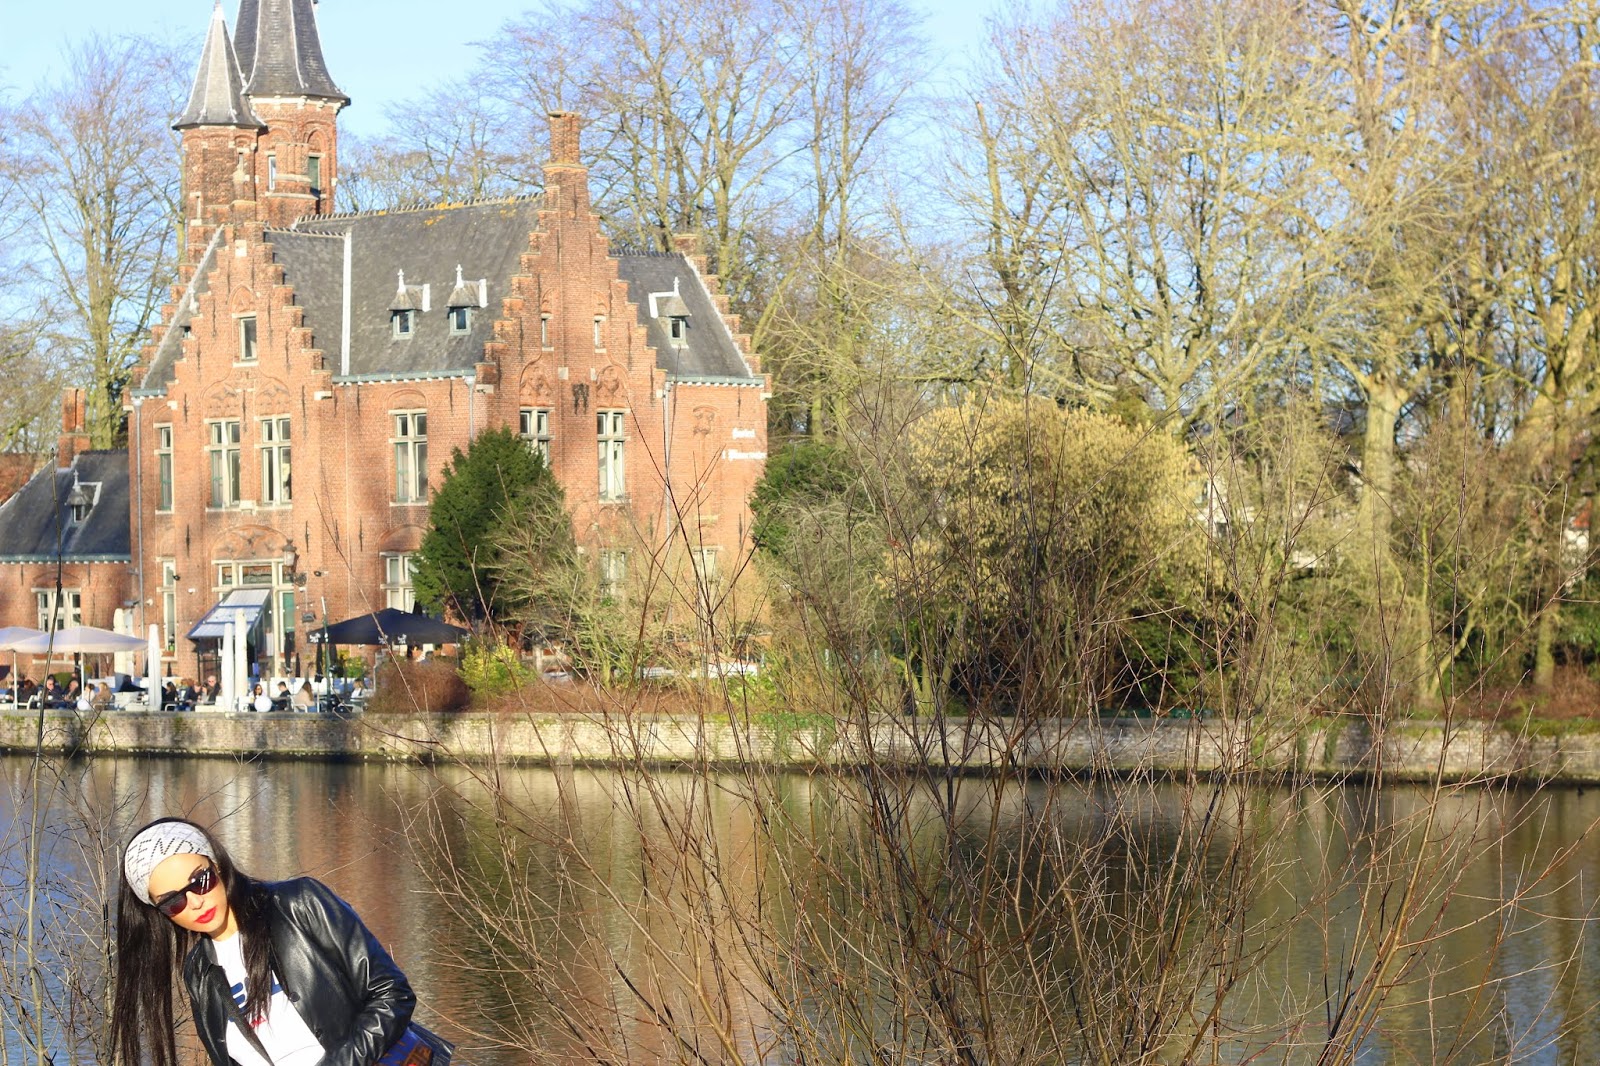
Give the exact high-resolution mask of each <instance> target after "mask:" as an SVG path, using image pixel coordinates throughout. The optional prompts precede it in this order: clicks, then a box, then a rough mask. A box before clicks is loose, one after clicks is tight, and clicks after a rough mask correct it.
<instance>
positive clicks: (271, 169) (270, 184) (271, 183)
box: [267, 155, 278, 192]
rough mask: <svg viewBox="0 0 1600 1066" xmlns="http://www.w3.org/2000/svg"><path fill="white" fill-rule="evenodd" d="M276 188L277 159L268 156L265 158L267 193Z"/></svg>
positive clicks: (273, 156)
mask: <svg viewBox="0 0 1600 1066" xmlns="http://www.w3.org/2000/svg"><path fill="white" fill-rule="evenodd" d="M277 187H278V157H277V156H275V155H269V156H267V191H268V192H271V191H272V190H274V189H276V188H277Z"/></svg>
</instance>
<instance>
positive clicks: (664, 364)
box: [617, 252, 755, 378]
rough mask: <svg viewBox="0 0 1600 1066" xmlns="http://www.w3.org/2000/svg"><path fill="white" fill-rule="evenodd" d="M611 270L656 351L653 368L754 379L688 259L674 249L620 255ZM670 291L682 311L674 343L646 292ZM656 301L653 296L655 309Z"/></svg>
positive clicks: (674, 373) (683, 374) (681, 373)
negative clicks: (683, 323)
mask: <svg viewBox="0 0 1600 1066" xmlns="http://www.w3.org/2000/svg"><path fill="white" fill-rule="evenodd" d="M617 273H618V274H619V275H620V276H621V278H622V280H624V281H626V282H627V283H628V299H630V300H632V301H633V303H634V305H635V306H636V307H637V309H638V316H639V325H641V326H643V327H644V330H645V335H646V337H647V342H646V343H648V344H649V345H650V346H651V347H653V348H654V349H655V350H656V366H657V367H658V368H660V369H662V370H665V371H666V372H667V373H668V374H669V375H671V376H673V377H690V378H694V377H709V378H754V377H755V375H754V374H753V373H752V372H751V369H750V364H749V363H747V362H746V361H745V358H744V355H743V354H742V353H741V352H740V351H739V346H738V345H737V344H735V343H734V340H733V335H732V333H731V332H729V330H728V327H727V324H726V322H724V320H723V319H722V316H721V315H720V314H719V313H718V311H717V308H716V305H715V304H714V303H713V302H712V299H711V296H710V294H709V293H708V292H707V291H706V287H705V285H704V284H703V283H702V282H701V280H700V275H699V274H698V273H696V272H695V269H694V267H693V266H692V265H691V264H690V262H689V260H688V259H687V258H686V257H685V256H683V255H682V254H680V253H678V252H664V253H639V252H630V253H622V254H619V255H618V256H617ZM674 290H676V293H677V295H678V296H679V297H681V299H682V301H683V309H685V310H687V311H688V323H687V325H688V328H687V329H686V331H685V334H684V340H683V341H682V342H680V343H677V344H675V343H674V342H673V340H672V337H671V335H670V334H669V332H668V328H669V327H668V324H667V320H666V317H665V316H652V315H651V313H650V310H651V309H650V295H651V294H652V293H657V294H662V293H671V292H674ZM662 303H663V301H662V300H660V299H658V300H657V310H658V311H659V310H661V309H662V308H661V304H662Z"/></svg>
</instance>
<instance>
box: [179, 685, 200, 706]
mask: <svg viewBox="0 0 1600 1066" xmlns="http://www.w3.org/2000/svg"><path fill="white" fill-rule="evenodd" d="M198 697H199V690H198V689H196V688H195V687H194V679H193V678H188V677H186V678H183V679H182V680H181V681H179V682H178V707H177V709H178V710H180V711H192V710H194V705H195V701H196V700H197V699H198Z"/></svg>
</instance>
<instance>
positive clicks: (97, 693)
mask: <svg viewBox="0 0 1600 1066" xmlns="http://www.w3.org/2000/svg"><path fill="white" fill-rule="evenodd" d="M89 709H90V710H95V711H106V710H110V709H111V686H110V685H108V684H106V683H105V682H104V681H102V682H100V683H99V684H97V685H95V687H94V692H93V693H91V694H90V696H89Z"/></svg>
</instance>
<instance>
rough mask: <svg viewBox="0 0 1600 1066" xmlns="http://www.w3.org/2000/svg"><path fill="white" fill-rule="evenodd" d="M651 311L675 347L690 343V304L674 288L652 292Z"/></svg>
mask: <svg viewBox="0 0 1600 1066" xmlns="http://www.w3.org/2000/svg"><path fill="white" fill-rule="evenodd" d="M650 313H651V315H653V316H654V317H655V319H656V321H657V322H659V323H661V325H662V326H663V327H665V329H666V331H667V339H668V340H669V341H671V342H672V346H673V347H674V348H682V347H683V346H684V345H686V344H688V343H689V305H688V304H686V303H684V302H683V297H682V296H681V295H679V293H678V290H677V289H676V288H674V289H673V290H672V291H671V292H653V293H651V294H650Z"/></svg>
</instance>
